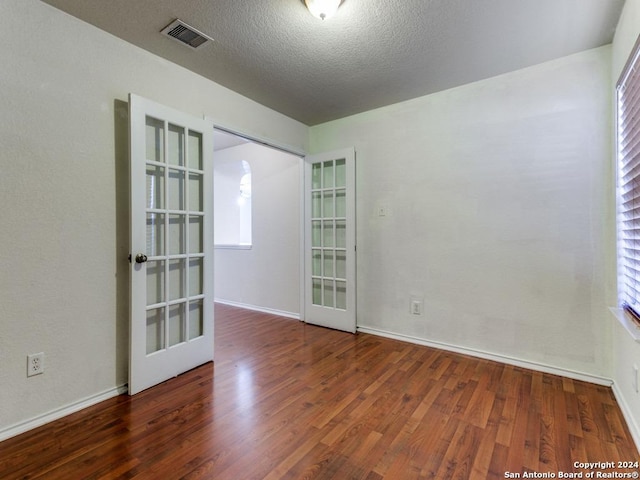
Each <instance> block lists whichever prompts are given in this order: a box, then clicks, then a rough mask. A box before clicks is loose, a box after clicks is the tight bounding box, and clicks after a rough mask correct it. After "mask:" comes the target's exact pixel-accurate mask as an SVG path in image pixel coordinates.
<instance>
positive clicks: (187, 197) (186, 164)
mask: <svg viewBox="0 0 640 480" xmlns="http://www.w3.org/2000/svg"><path fill="white" fill-rule="evenodd" d="M183 156H184V158H183V159H182V161H183V162H184V168H185V172H184V182H185V186H184V197H185V198H184V210H185V219H184V229H185V233H184V252H185V254H186V255H187V258H186V259H185V261H184V262H185V264H184V297H185V299H186V300H185V305H184V323H183V325H182V340H183V341H184V342H187V341H189V336H188V334H187V333H188V332H189V331H190V330H189V293H190V292H191V289H190V288H189V278H190V277H191V275H190V274H189V269H190V257H189V250H190V248H191V242H190V240H189V235H190V230H191V228H190V221H191V217H190V216H189V210H190V205H189V202H190V201H191V196H190V195H189V184H190V183H191V180H190V179H191V177H190V170H189V129H188V128H187V127H184V152H183Z"/></svg>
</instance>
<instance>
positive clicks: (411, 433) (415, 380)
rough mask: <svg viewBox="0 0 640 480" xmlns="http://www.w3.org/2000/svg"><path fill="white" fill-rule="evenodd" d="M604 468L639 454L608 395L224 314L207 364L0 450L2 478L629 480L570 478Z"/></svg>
mask: <svg viewBox="0 0 640 480" xmlns="http://www.w3.org/2000/svg"><path fill="white" fill-rule="evenodd" d="M618 461H627V462H637V461H640V457H639V456H638V452H637V451H636V449H635V447H634V445H633V442H632V440H631V436H630V434H629V432H628V430H627V428H626V426H625V423H624V421H623V418H622V414H621V412H620V409H619V407H618V405H617V404H616V402H615V400H614V397H613V394H612V392H611V390H610V389H609V388H606V387H601V386H597V385H593V384H588V383H584V382H579V381H574V380H570V379H567V378H562V377H558V376H554V375H548V374H543V373H540V372H533V371H530V370H525V369H522V368H518V367H513V366H509V365H504V364H500V363H495V362H491V361H486V360H479V359H475V358H472V357H466V356H462V355H457V354H453V353H448V352H444V351H439V350H434V349H431V348H427V347H422V346H417V345H412V344H407V343H402V342H398V341H394V340H389V339H385V338H380V337H375V336H370V335H365V334H358V335H350V334H345V333H340V332H336V331H332V330H327V329H323V328H318V327H314V326H310V325H305V324H303V323H301V322H298V321H295V320H290V319H283V318H280V317H276V316H273V315H266V314H262V313H256V312H250V311H246V310H241V309H237V308H232V307H227V306H222V305H218V306H216V361H215V363H214V364H211V363H210V364H208V365H204V366H202V367H200V368H197V369H195V370H192V371H191V372H188V373H186V374H184V375H181V376H179V377H177V378H175V379H173V380H170V381H168V382H165V383H163V384H161V385H159V386H157V387H154V388H152V389H149V390H147V391H145V392H142V393H140V394H138V395H137V396H135V397H134V398H130V397H128V396H126V395H123V396H120V397H117V398H114V399H111V400H107V401H105V402H102V403H100V404H99V405H96V406H93V407H90V408H88V409H86V410H83V411H82V412H78V413H76V414H73V415H70V416H68V417H65V418H64V419H61V420H59V421H56V422H52V423H50V424H48V425H46V426H44V427H41V428H38V429H36V430H32V431H30V432H28V433H25V434H23V435H20V436H18V437H14V438H12V439H9V440H7V441H5V442H3V443H0V478H2V479H16V478H29V479H47V480H51V479H54V480H55V479H65V480H69V479H72V480H75V479H132V478H133V479H163V480H166V479H179V478H180V479H190V480H195V479H233V480H246V479H269V480H279V479H303V478H305V479H306V478H309V479H310V478H314V479H330V478H333V479H368V480H375V479H382V478H385V479H401V480H405V479H418V478H436V479H445V478H456V479H467V478H468V479H488V478H516V477H515V476H513V477H508V476H507V475H508V473H507V472H514V473H517V474H521V475H522V474H523V472H540V473H543V472H551V473H555V474H556V477H555V478H558V477H557V475H558V472H560V471H563V472H576V473H580V472H582V473H583V474H585V477H584V478H587V477H586V474H587V473H588V472H599V471H602V472H606V473H611V472H618V473H631V472H634V471H639V470H640V468H632V469H625V468H617V466H616V468H613V469H598V468H590V469H581V468H577V467H575V466H574V462H618ZM522 478H526V477H524V476H522ZM579 478H580V477H579ZM594 478H602V477H594ZM605 478H606V477H605ZM634 478H635V477H634Z"/></svg>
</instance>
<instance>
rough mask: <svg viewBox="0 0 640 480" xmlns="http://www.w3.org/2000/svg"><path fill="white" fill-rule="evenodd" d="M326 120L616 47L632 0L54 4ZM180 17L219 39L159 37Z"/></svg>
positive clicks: (301, 116)
mask: <svg viewBox="0 0 640 480" xmlns="http://www.w3.org/2000/svg"><path fill="white" fill-rule="evenodd" d="M43 1H44V2H45V3H48V4H50V5H53V6H55V7H57V8H59V9H61V10H63V11H65V12H68V13H69V14H71V15H73V16H75V17H78V18H80V19H82V20H84V21H86V22H88V23H91V24H93V25H95V26H97V27H99V28H101V29H103V30H106V31H107V32H110V33H112V34H113V35H115V36H117V37H120V38H122V39H124V40H126V41H128V42H131V43H133V44H135V45H138V46H139V47H142V48H144V49H146V50H148V51H150V52H153V53H155V54H157V55H159V56H161V57H164V58H166V59H168V60H170V61H172V62H174V63H177V64H179V65H182V66H183V67H186V68H188V69H190V70H192V71H194V72H197V73H199V74H201V75H203V76H205V77H208V78H210V79H211V80H213V81H215V82H217V83H219V84H221V85H224V86H226V87H228V88H230V89H232V90H234V91H236V92H238V93H241V94H243V95H245V96H247V97H249V98H252V99H254V100H256V101H257V102H259V103H261V104H263V105H266V106H268V107H271V108H273V109H274V110H277V111H279V112H282V113H283V114H285V115H288V116H290V117H293V118H295V119H297V120H299V121H301V122H303V123H305V124H307V125H315V124H318V123H322V122H325V121H328V120H333V119H336V118H341V117H344V116H347V115H351V114H354V113H359V112H362V111H366V110H370V109H372V108H376V107H380V106H384V105H389V104H392V103H396V102H399V101H403V100H408V99H411V98H415V97H418V96H422V95H426V94H429V93H433V92H436V91H440V90H445V89H447V88H451V87H455V86H458V85H462V84H465V83H469V82H473V81H477V80H481V79H484V78H488V77H492V76H495V75H499V74H502V73H506V72H509V71H512V70H517V69H520V68H524V67H527V66H530V65H534V64H537V63H541V62H545V61H548V60H552V59H554V58H559V57H563V56H566V55H569V54H572V53H576V52H579V51H583V50H587V49H590V48H595V47H599V46H602V45H606V44H608V43H610V42H611V41H612V38H613V33H614V29H615V26H616V23H617V20H618V18H619V16H620V12H621V9H622V6H623V4H624V0H343V3H342V6H341V7H340V9H339V10H338V13H337V14H336V16H335V17H333V18H331V19H330V20H327V21H324V22H323V21H321V20H318V19H316V18H315V17H313V16H311V14H310V13H309V12H308V11H307V9H306V7H305V6H304V2H303V1H302V0H259V1H258V0H109V1H105V0H43ZM176 18H180V19H181V20H183V21H185V22H186V23H188V24H190V25H192V26H193V27H195V28H197V29H198V30H201V31H202V32H203V33H205V34H207V35H209V36H211V37H213V38H214V39H215V42H213V43H209V44H208V45H205V46H203V47H201V48H200V49H198V50H190V49H189V48H188V47H185V46H183V45H181V44H179V43H177V42H175V41H174V40H172V39H169V38H167V37H165V36H162V35H161V34H160V33H159V32H160V30H161V29H162V28H163V27H165V26H166V25H167V24H169V23H170V22H171V21H172V20H174V19H176Z"/></svg>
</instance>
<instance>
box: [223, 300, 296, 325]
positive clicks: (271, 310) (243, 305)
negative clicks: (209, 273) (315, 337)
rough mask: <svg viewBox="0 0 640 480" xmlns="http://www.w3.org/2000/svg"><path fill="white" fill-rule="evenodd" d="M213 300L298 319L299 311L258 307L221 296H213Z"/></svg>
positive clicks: (231, 305)
mask: <svg viewBox="0 0 640 480" xmlns="http://www.w3.org/2000/svg"><path fill="white" fill-rule="evenodd" d="M214 302H216V303H221V304H223V305H229V306H230V307H239V308H246V309H247V310H253V311H255V312H262V313H270V314H272V315H278V316H280V317H287V318H293V319H295V320H300V314H299V313H294V312H287V311H285V310H277V309H275V308H268V307H260V306H258V305H250V304H248V303H239V302H233V301H231V300H223V299H221V298H214Z"/></svg>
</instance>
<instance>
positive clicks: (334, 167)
mask: <svg viewBox="0 0 640 480" xmlns="http://www.w3.org/2000/svg"><path fill="white" fill-rule="evenodd" d="M331 170H332V172H333V194H332V195H331V198H333V220H332V221H331V223H332V227H333V243H332V245H333V252H332V255H333V275H332V277H333V278H332V281H331V284H332V286H333V308H334V309H335V308H336V301H337V300H338V287H337V283H336V260H337V256H336V253H337V252H336V248H337V245H338V244H337V243H336V240H337V235H336V228H337V224H336V213H337V212H336V210H337V207H338V197H337V195H338V189H337V183H336V181H337V175H336V170H337V165H336V161H335V159H332V160H331Z"/></svg>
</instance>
